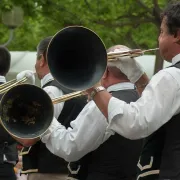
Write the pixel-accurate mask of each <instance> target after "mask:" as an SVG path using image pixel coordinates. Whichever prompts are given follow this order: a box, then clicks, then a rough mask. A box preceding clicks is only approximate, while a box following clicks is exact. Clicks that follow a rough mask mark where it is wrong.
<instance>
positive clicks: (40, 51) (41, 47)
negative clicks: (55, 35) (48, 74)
mask: <svg viewBox="0 0 180 180" xmlns="http://www.w3.org/2000/svg"><path fill="white" fill-rule="evenodd" d="M51 39H52V36H49V37H46V38H45V39H43V40H41V41H40V43H39V44H38V46H37V57H38V59H39V58H40V55H43V56H44V59H45V60H46V51H47V48H48V45H49V43H50V41H51Z"/></svg>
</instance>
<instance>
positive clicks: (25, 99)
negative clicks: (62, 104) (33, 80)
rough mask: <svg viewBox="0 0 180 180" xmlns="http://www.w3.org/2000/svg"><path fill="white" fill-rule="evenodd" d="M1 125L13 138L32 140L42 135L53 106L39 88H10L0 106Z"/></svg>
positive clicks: (21, 86) (48, 124) (47, 125)
mask: <svg viewBox="0 0 180 180" xmlns="http://www.w3.org/2000/svg"><path fill="white" fill-rule="evenodd" d="M0 112H1V124H2V125H3V126H4V128H5V129H6V130H7V131H8V132H9V133H10V134H11V135H13V136H15V137H18V138H21V139H33V138H36V137H39V136H40V135H42V134H43V133H44V132H45V131H46V130H47V129H48V127H49V126H50V124H51V122H52V119H53V104H52V101H51V99H50V97H49V96H48V95H47V94H46V92H45V91H44V90H42V89H41V88H39V87H37V86H34V85H29V84H24V85H19V86H16V87H13V88H11V89H10V90H9V91H8V92H7V93H6V94H5V95H4V96H3V98H2V100H1V104H0Z"/></svg>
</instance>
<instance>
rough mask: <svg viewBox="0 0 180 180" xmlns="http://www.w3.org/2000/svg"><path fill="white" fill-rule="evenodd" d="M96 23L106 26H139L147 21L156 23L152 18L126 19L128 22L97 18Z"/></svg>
mask: <svg viewBox="0 0 180 180" xmlns="http://www.w3.org/2000/svg"><path fill="white" fill-rule="evenodd" d="M93 22H94V23H96V24H99V25H103V26H106V27H123V26H134V27H137V26H139V25H140V24H145V23H154V22H153V20H152V19H149V20H147V19H142V20H138V21H134V20H133V21H126V22H118V23H112V22H113V21H111V22H110V21H103V20H97V21H93Z"/></svg>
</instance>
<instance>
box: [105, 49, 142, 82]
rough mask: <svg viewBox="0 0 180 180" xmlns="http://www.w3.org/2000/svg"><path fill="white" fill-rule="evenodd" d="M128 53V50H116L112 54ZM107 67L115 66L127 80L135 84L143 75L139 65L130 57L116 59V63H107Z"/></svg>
mask: <svg viewBox="0 0 180 180" xmlns="http://www.w3.org/2000/svg"><path fill="white" fill-rule="evenodd" d="M124 51H129V48H124V47H122V48H118V49H115V50H114V51H113V52H124ZM108 65H112V66H116V67H117V68H118V69H120V71H121V72H122V73H124V74H125V75H126V76H127V78H128V79H129V80H130V81H131V82H132V83H135V82H136V81H138V79H139V78H140V77H141V76H142V75H143V74H144V70H143V69H142V67H141V65H140V64H139V63H138V62H137V61H136V60H135V59H134V58H132V57H130V56H123V57H118V58H117V60H116V61H113V62H108Z"/></svg>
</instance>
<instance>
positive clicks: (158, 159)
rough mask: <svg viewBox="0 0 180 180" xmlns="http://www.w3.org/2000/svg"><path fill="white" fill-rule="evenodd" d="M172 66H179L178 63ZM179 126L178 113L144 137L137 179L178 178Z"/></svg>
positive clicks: (179, 169)
mask: <svg viewBox="0 0 180 180" xmlns="http://www.w3.org/2000/svg"><path fill="white" fill-rule="evenodd" d="M171 67H172V66H171ZM174 67H176V68H180V63H177V64H176V65H174ZM169 90H170V89H169ZM169 108H171V107H169ZM179 127H180V114H178V115H176V116H173V117H172V118H171V119H170V120H169V122H167V123H166V124H164V125H163V126H162V127H161V128H160V129H158V130H157V131H156V132H154V133H153V134H152V135H150V136H149V137H147V138H146V139H145V141H144V145H143V149H142V152H141V156H140V160H139V162H138V174H137V179H138V180H156V179H160V180H161V179H167V180H179V179H180V130H179Z"/></svg>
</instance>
